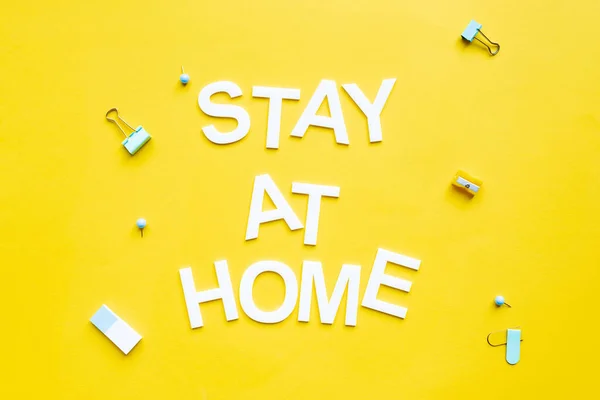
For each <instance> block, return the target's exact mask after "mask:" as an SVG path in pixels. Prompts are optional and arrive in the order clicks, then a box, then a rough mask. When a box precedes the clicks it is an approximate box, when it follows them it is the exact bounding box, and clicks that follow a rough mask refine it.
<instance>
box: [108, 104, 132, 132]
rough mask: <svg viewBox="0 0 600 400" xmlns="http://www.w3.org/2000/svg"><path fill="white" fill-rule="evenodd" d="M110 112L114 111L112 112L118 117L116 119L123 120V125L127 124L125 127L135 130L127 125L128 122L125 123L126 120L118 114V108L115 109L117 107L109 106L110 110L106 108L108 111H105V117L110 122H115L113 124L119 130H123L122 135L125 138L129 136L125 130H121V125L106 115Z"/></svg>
mask: <svg viewBox="0 0 600 400" xmlns="http://www.w3.org/2000/svg"><path fill="white" fill-rule="evenodd" d="M112 112H114V113H115V114H116V117H117V118H118V119H119V120H120V121H121V122H123V123H124V124H125V125H127V127H128V128H129V129H131V130H132V131H135V129H133V128H132V127H131V125H129V124H128V123H127V121H125V120H124V119H123V118H122V117H121V116H120V115H119V110H117V108H116V107H113V108H111V109H110V110H108V111H107V112H106V119H107V120H109V121H110V122H112V123H113V124H115V125H116V126H117V127H118V128H119V130H120V131H121V132H123V135H124V136H125V137H126V138H127V137H129V135H127V134H126V133H125V131H124V130H123V128H121V125H119V123H118V122H117V120H116V119H115V118H110V117H109V116H108V114H110V113H112Z"/></svg>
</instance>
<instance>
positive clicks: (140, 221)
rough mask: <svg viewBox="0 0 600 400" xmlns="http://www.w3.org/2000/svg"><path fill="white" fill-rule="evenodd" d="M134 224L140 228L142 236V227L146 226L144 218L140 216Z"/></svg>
mask: <svg viewBox="0 0 600 400" xmlns="http://www.w3.org/2000/svg"><path fill="white" fill-rule="evenodd" d="M135 224H136V225H137V227H138V228H139V229H140V232H141V234H142V237H144V228H145V227H146V220H145V219H144V218H140V219H138V220H137V221H136V222H135Z"/></svg>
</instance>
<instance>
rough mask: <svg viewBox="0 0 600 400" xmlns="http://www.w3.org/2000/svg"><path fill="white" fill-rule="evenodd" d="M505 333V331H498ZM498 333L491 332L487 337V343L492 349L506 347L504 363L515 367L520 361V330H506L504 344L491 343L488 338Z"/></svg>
mask: <svg viewBox="0 0 600 400" xmlns="http://www.w3.org/2000/svg"><path fill="white" fill-rule="evenodd" d="M500 332H505V331H500ZM495 333H498V332H492V333H490V334H489V335H487V342H488V344H489V345H490V346H492V347H498V346H504V345H506V362H507V363H509V364H510V365H515V364H516V363H518V362H519V360H520V359H521V342H522V341H523V339H521V330H520V329H507V330H506V342H504V343H492V341H490V336H492V335H493V334H495Z"/></svg>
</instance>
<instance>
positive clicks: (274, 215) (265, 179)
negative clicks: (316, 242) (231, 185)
mask: <svg viewBox="0 0 600 400" xmlns="http://www.w3.org/2000/svg"><path fill="white" fill-rule="evenodd" d="M265 192H266V193H267V194H268V195H269V197H270V198H271V200H272V201H273V204H275V209H274V210H269V211H263V209H262V207H263V200H264V197H265ZM278 219H283V220H284V221H285V223H286V224H287V225H288V227H289V228H290V229H291V230H293V231H294V230H296V229H301V228H303V225H302V222H300V220H299V219H298V217H297V216H296V214H295V213H294V210H292V207H290V205H289V204H288V202H287V201H286V200H285V198H284V197H283V195H282V194H281V192H280V191H279V189H278V188H277V185H275V182H273V179H271V177H270V176H269V175H268V174H265V175H259V176H257V177H256V178H254V189H253V190H252V200H251V202H250V215H249V216H248V225H247V227H246V240H250V239H256V238H257V237H258V228H259V226H260V224H262V223H264V222H271V221H276V220H278Z"/></svg>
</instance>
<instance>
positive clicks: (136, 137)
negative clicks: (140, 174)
mask: <svg viewBox="0 0 600 400" xmlns="http://www.w3.org/2000/svg"><path fill="white" fill-rule="evenodd" d="M151 138H152V137H151V136H150V134H149V133H148V132H146V130H145V129H144V128H143V127H142V126H141V125H140V126H138V127H137V129H136V130H135V131H133V132H132V133H131V135H129V136H128V137H127V138H126V139H125V140H123V143H121V144H122V145H123V146H125V148H126V149H127V151H128V152H129V154H131V155H134V154H135V153H137V151H138V150H139V149H141V148H142V146H143V145H145V144H146V143H148V141H149V140H150V139H151Z"/></svg>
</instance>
